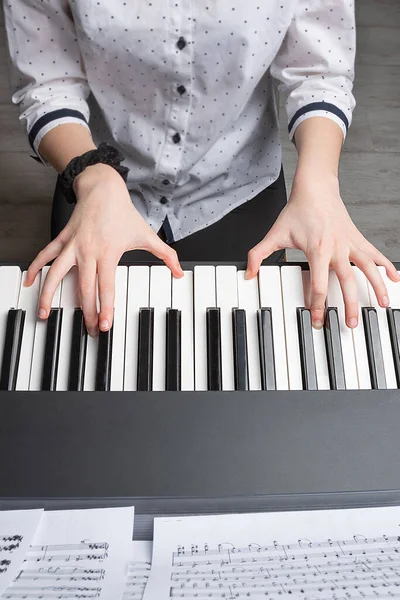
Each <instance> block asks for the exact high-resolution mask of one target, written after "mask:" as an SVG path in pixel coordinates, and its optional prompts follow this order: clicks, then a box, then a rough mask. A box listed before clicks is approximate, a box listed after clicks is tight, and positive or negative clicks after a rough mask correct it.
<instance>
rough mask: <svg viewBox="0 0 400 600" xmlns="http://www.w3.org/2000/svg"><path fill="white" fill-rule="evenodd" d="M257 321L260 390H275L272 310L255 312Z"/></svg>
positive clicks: (264, 309) (265, 309) (261, 309)
mask: <svg viewBox="0 0 400 600" xmlns="http://www.w3.org/2000/svg"><path fill="white" fill-rule="evenodd" d="M257 320H258V341H259V346H260V366H261V389H263V390H276V377H275V355H274V337H273V331H272V309H271V308H260V309H259V310H258V311H257Z"/></svg>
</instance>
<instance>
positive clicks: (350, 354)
mask: <svg viewBox="0 0 400 600" xmlns="http://www.w3.org/2000/svg"><path fill="white" fill-rule="evenodd" d="M327 306H328V307H335V306H336V307H337V309H338V317H339V328H340V340H341V342H342V354H343V363H344V375H345V378H346V389H348V390H357V389H358V385H359V384H358V373H357V364H356V356H355V351H354V342H353V333H352V331H351V329H350V328H349V327H347V325H346V319H345V312H344V300H343V294H342V290H341V288H340V283H339V279H338V277H337V275H336V273H335V272H334V271H329V280H328V298H327Z"/></svg>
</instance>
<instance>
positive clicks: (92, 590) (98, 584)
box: [2, 507, 134, 600]
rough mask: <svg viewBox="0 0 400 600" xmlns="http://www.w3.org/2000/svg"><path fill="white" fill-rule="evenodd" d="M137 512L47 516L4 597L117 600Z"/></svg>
mask: <svg viewBox="0 0 400 600" xmlns="http://www.w3.org/2000/svg"><path fill="white" fill-rule="evenodd" d="M133 519H134V509H133V507H128V508H109V509H93V510H69V511H51V512H44V514H43V518H42V520H41V523H40V526H39V529H38V531H37V534H36V535H35V537H34V540H33V544H32V546H31V547H30V549H29V552H28V553H27V555H26V559H25V561H24V563H23V566H22V568H21V570H20V572H19V573H18V575H17V576H16V578H15V580H14V582H13V583H12V584H11V585H10V586H9V588H8V589H7V590H6V592H4V594H3V596H2V598H4V599H9V598H10V599H11V598H13V599H16V598H29V599H36V598H45V599H46V600H53V599H54V600H56V599H57V600H58V599H60V598H62V599H64V598H68V599H70V600H71V599H75V598H97V599H99V600H119V599H120V598H121V595H122V593H123V590H124V586H125V580H126V574H127V567H126V565H127V557H128V556H129V555H130V552H131V545H132V532H133Z"/></svg>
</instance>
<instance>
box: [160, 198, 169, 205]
mask: <svg viewBox="0 0 400 600" xmlns="http://www.w3.org/2000/svg"><path fill="white" fill-rule="evenodd" d="M160 204H168V199H167V198H166V197H165V196H162V197H161V198H160Z"/></svg>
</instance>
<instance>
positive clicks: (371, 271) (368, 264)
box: [352, 253, 389, 308]
mask: <svg viewBox="0 0 400 600" xmlns="http://www.w3.org/2000/svg"><path fill="white" fill-rule="evenodd" d="M352 260H353V262H354V264H355V265H356V266H357V267H358V268H359V269H361V271H362V272H363V273H364V274H365V276H366V278H367V279H368V281H369V282H370V284H371V286H372V288H373V290H374V292H375V296H376V299H377V301H378V304H379V306H381V307H382V308H386V307H387V306H389V295H388V291H387V288H386V285H385V282H384V281H383V279H382V277H381V274H380V273H379V270H378V267H377V266H376V264H375V263H374V261H373V260H371V258H369V257H368V256H367V255H366V254H364V253H358V254H357V255H356V256H355V257H353V258H352Z"/></svg>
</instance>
